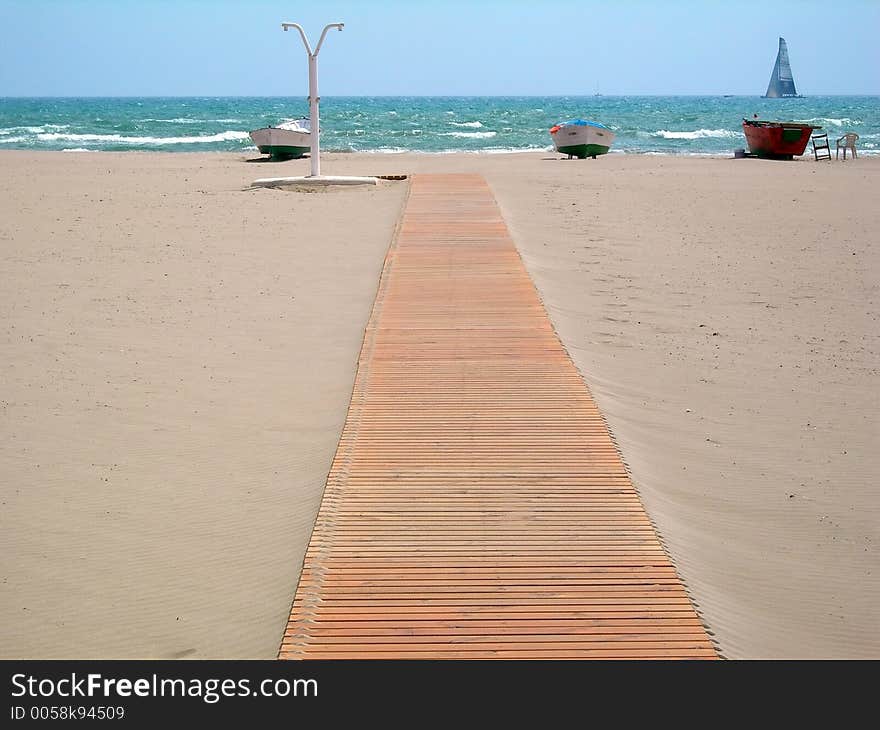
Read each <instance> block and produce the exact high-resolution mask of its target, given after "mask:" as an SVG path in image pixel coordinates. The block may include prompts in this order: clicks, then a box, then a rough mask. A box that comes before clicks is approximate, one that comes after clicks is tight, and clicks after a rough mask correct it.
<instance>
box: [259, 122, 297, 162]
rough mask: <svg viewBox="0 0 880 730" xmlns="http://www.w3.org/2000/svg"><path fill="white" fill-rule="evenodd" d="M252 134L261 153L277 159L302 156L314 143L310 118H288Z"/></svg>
mask: <svg viewBox="0 0 880 730" xmlns="http://www.w3.org/2000/svg"><path fill="white" fill-rule="evenodd" d="M250 135H251V139H252V140H253V142H254V144H255V145H256V146H257V149H258V150H260V153H261V154H264V155H269V156H270V157H271V158H272V159H275V160H290V159H294V158H298V157H302V156H303V155H304V154H305V153H306V152H308V151H309V149H310V148H311V145H312V140H311V124H310V123H309V120H308V119H287V120H285V121H283V122H281V123H280V124H279V125H278V126H276V127H262V128H260V129H255V130H253V131H252V132H251V133H250Z"/></svg>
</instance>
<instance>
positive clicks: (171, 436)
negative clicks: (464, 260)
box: [0, 152, 880, 658]
mask: <svg viewBox="0 0 880 730" xmlns="http://www.w3.org/2000/svg"><path fill="white" fill-rule="evenodd" d="M246 159H247V155H235V154H228V155H226V154H145V153H120V154H116V153H78V154H64V153H27V152H4V153H2V154H0V170H2V171H3V173H4V174H3V176H2V179H0V187H2V198H0V201H2V202H0V243H2V255H0V272H2V281H3V282H4V286H3V288H2V290H0V311H2V314H3V320H2V325H0V342H2V343H3V345H2V348H0V372H2V373H3V389H2V395H0V430H2V433H3V435H4V436H3V439H2V441H0V484H2V492H0V500H2V502H3V505H2V514H0V572H2V577H0V580H2V583H0V622H2V625H3V627H4V628H3V633H2V636H0V656H3V657H15V656H28V657H45V656H56V657H91V656H98V657H147V656H149V657H154V656H155V657H175V656H192V657H244V656H249V657H271V656H274V653H275V651H276V650H277V646H278V642H279V639H280V636H281V631H282V629H283V625H284V621H285V619H286V616H287V612H288V610H289V606H290V599H291V597H292V595H293V591H294V588H295V584H296V580H297V576H298V573H299V569H300V564H301V561H302V554H303V550H304V548H305V544H306V542H307V540H308V536H309V532H310V529H311V524H312V521H313V520H314V515H315V512H316V510H317V506H318V503H319V500H320V495H321V491H322V488H323V480H324V478H325V477H326V473H327V470H328V468H329V464H330V461H331V459H332V456H333V452H334V450H335V447H336V441H337V439H338V436H339V430H340V429H341V426H342V422H343V419H344V416H345V411H346V407H347V404H348V398H349V394H350V389H351V385H352V382H353V379H354V372H355V367H356V360H357V354H358V351H359V349H360V344H361V337H362V334H363V327H364V324H365V322H366V319H367V316H368V314H369V310H370V305H371V303H372V299H373V296H374V294H375V290H376V285H377V282H378V277H379V272H380V270H381V265H382V259H383V257H384V254H385V251H386V249H387V246H388V244H389V243H390V240H391V237H392V232H393V228H394V225H395V222H396V220H397V217H398V214H399V212H400V210H401V206H402V204H403V201H404V197H405V192H406V183H405V182H383V183H382V184H381V185H380V186H379V187H378V188H372V189H368V188H362V189H346V190H331V191H322V192H315V193H296V192H286V191H276V190H256V191H254V190H246V189H245V188H246V187H247V185H248V183H249V182H250V181H252V180H254V179H256V178H258V177H267V176H276V175H297V174H307V172H308V164H309V163H308V161H307V160H298V161H290V162H286V163H281V164H266V165H263V164H247V163H246V162H245V160H246ZM322 164H323V171H324V172H325V173H326V174H408V173H416V172H458V171H468V172H480V173H482V174H483V175H485V176H486V178H487V180H488V181H489V183H490V185H491V186H492V188H493V190H494V192H495V195H496V197H497V199H498V202H499V204H500V205H501V207H502V210H503V212H504V214H505V217H506V219H507V222H508V225H509V227H510V229H511V232H512V234H513V237H514V240H515V243H516V244H517V246H518V248H519V250H520V252H521V254H522V256H523V260H524V262H525V264H526V267H527V268H528V270H529V272H530V274H531V275H532V277H533V278H534V280H535V283H536V285H537V287H538V290H539V293H540V294H541V296H542V298H543V300H544V303H545V306H546V307H547V309H548V313H549V314H550V317H551V320H552V321H553V323H554V326H555V327H556V329H557V331H558V333H559V335H560V337H561V339H562V341H563V343H564V345H565V346H566V348H567V349H568V351H569V353H570V354H571V356H572V357H573V359H574V361H575V363H576V365H577V366H578V367H579V368H580V370H581V372H582V373H583V374H584V377H585V380H586V382H587V384H588V385H589V387H590V388H591V390H592V391H593V394H594V396H595V397H596V400H597V402H598V404H599V406H600V408H602V410H603V412H604V413H605V415H606V417H607V420H608V422H609V425H610V426H611V429H612V432H613V433H614V435H615V437H616V439H617V442H618V444H619V446H620V448H621V451H622V454H623V457H624V459H625V461H626V462H627V464H628V467H629V469H630V471H631V474H632V477H633V480H634V483H635V485H636V487H637V488H638V490H639V492H640V494H641V495H642V498H643V501H644V503H645V506H646V508H647V510H648V512H649V514H650V516H651V518H652V519H653V520H654V522H655V524H656V526H657V529H658V531H659V533H660V535H661V537H662V538H663V540H664V542H665V545H666V546H667V549H668V550H669V553H670V555H671V556H672V558H673V560H674V562H675V564H676V566H677V568H678V570H679V572H680V574H681V576H682V577H683V579H684V580H685V582H686V584H687V586H688V588H689V591H690V593H691V595H692V597H693V599H694V600H695V602H696V603H697V605H698V608H699V610H700V613H701V615H702V617H703V619H704V621H705V623H706V625H707V627H708V628H709V629H710V630H711V631H712V632H713V633H714V635H715V639H716V640H717V642H718V646H719V648H720V650H721V651H722V653H723V654H724V655H725V656H727V657H733V658H736V657H857V656H874V657H877V656H880V629H878V626H880V609H878V606H880V576H878V570H877V566H878V541H880V498H878V496H877V494H876V489H875V487H876V484H877V482H878V476H880V457H878V453H880V448H878V446H880V427H878V422H877V418H876V414H877V412H878V406H880V395H878V394H880V389H878V388H877V378H876V375H877V362H878V359H877V357H878V349H880V347H878V339H880V327H878V322H877V281H878V276H877V275H878V272H880V260H878V253H877V249H876V235H877V231H878V230H880V211H878V209H877V206H876V204H875V199H876V195H877V190H878V183H880V160H878V159H859V160H858V161H857V162H854V163H851V162H847V163H846V164H844V163H842V162H841V163H830V164H829V163H822V164H817V163H815V162H813V161H812V160H807V159H804V160H799V161H795V162H791V163H783V162H771V161H761V160H748V159H746V160H732V159H707V158H672V157H654V156H629V155H608V156H606V157H603V158H599V159H598V160H585V161H567V160H561V159H558V157H557V156H555V155H552V154H545V153H534V154H532V153H529V154H517V155H485V154H484V155H466V154H461V155H338V154H337V155H325V156H323V157H322Z"/></svg>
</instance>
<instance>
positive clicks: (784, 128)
mask: <svg viewBox="0 0 880 730" xmlns="http://www.w3.org/2000/svg"><path fill="white" fill-rule="evenodd" d="M814 129H821V127H814V126H812V125H810V124H797V123H795V122H763V121H750V120H744V121H743V133H744V134H745V135H746V142H748V144H749V152H751V153H752V154H753V155H757V156H758V157H770V158H779V159H788V160H790V159H791V158H792V157H795V156H797V155H802V154H804V150H806V149H807V143H808V142H809V141H810V135H812V134H813V130H814Z"/></svg>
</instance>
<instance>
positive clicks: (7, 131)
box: [0, 124, 70, 135]
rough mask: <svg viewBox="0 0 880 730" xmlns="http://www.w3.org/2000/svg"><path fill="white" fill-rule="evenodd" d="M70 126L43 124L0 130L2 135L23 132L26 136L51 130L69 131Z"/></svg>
mask: <svg viewBox="0 0 880 730" xmlns="http://www.w3.org/2000/svg"><path fill="white" fill-rule="evenodd" d="M69 126H70V125H69V124H43V125H41V126H39V127H6V128H4V129H0V134H3V135H6V134H21V133H22V132H24V133H25V134H40V133H42V132H46V131H48V130H50V129H68V128H69Z"/></svg>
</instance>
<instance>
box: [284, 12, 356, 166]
mask: <svg viewBox="0 0 880 730" xmlns="http://www.w3.org/2000/svg"><path fill="white" fill-rule="evenodd" d="M281 27H282V28H283V29H284V30H287V29H288V28H296V29H297V30H298V31H299V34H300V37H302V42H303V45H304V46H305V47H306V53H307V54H308V55H309V126H310V127H311V131H310V132H309V141H310V143H311V153H310V154H311V163H312V175H311V176H312V177H320V176H321V127H320V124H321V119H320V115H319V113H318V104H319V102H320V101H321V97H320V96H318V52H319V51H320V50H321V46H322V45H323V43H324V36H326V35H327V31H328V30H330V28H338V29H339V30H342V29H343V28H344V27H345V24H344V23H329V24H327V25H325V26H324V30H323V31H322V32H321V39H320V40H319V41H318V45H317V46H316V47H315V50H314V52H313V51H312V47H311V46H310V45H309V39H308V38H306V32H305V31H304V30H303V29H302V26H301V25H299V24H298V23H282V24H281Z"/></svg>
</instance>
